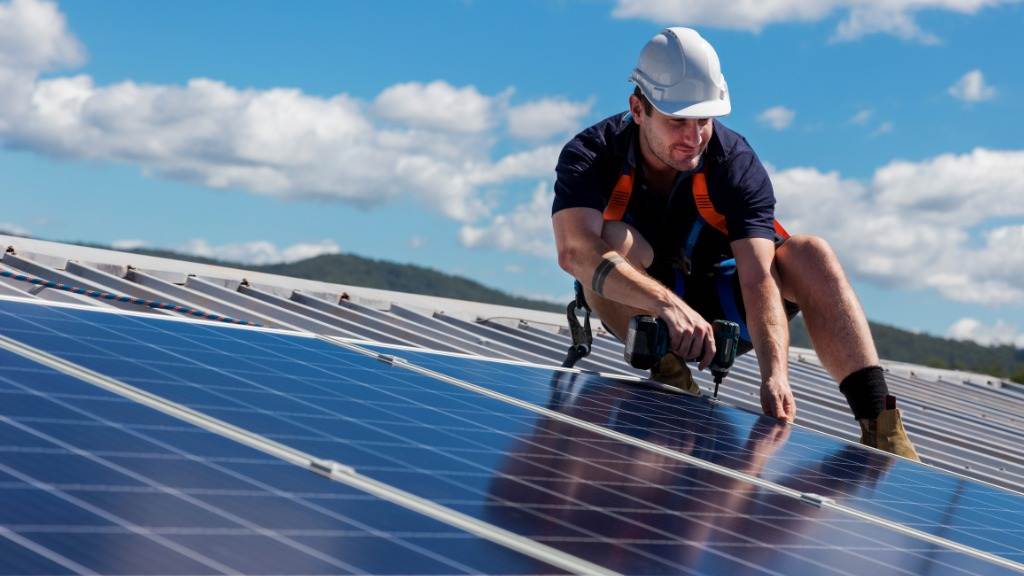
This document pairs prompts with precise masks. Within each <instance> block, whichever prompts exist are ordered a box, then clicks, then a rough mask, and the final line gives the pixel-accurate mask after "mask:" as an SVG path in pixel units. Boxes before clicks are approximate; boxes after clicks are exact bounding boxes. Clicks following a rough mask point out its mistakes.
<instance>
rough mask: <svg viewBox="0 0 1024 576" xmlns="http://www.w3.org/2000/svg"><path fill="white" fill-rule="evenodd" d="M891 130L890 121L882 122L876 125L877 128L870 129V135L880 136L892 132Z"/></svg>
mask: <svg viewBox="0 0 1024 576" xmlns="http://www.w3.org/2000/svg"><path fill="white" fill-rule="evenodd" d="M892 130H893V126H892V122H882V123H881V124H879V125H878V128H875V129H874V130H872V131H871V136H882V135H885V134H888V133H890V132H892Z"/></svg>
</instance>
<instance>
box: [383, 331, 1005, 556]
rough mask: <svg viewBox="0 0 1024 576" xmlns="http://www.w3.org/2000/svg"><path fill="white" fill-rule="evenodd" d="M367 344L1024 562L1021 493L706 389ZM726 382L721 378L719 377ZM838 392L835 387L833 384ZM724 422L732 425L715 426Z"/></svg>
mask: <svg viewBox="0 0 1024 576" xmlns="http://www.w3.org/2000/svg"><path fill="white" fill-rule="evenodd" d="M373 348H374V349H376V350H378V351H381V352H386V353H388V354H393V355H395V356H400V357H402V358H405V359H406V360H408V361H410V362H412V363H414V364H416V365H419V366H422V367H424V368H429V369H431V370H435V371H437V372H441V373H443V374H446V375H448V376H451V377H454V378H457V379H460V380H464V381H467V382H472V383H474V384H478V385H480V386H484V387H486V388H489V389H491V390H494V391H497V392H501V393H504V394H507V395H509V396H512V397H515V398H517V399H520V400H525V401H527V402H530V403H532V404H536V405H538V406H544V407H546V408H550V409H553V410H557V411H559V412H562V413H565V414H568V415H571V416H574V417H576V418H579V419H581V420H586V421H588V422H591V423H594V424H599V425H601V426H604V427H607V428H610V429H613V430H616V431H618V432H622V433H624V434H628V435H630V436H633V437H636V438H640V439H643V440H647V441H650V442H653V443H655V444H659V445H665V446H670V445H674V444H676V445H677V444H679V443H680V441H679V439H680V438H691V437H692V438H694V442H693V447H692V450H688V451H689V453H691V454H693V455H696V456H699V457H701V458H703V459H706V460H710V461H714V462H716V463H718V464H722V465H725V466H728V467H730V468H733V469H736V470H741V471H750V470H748V469H747V468H748V466H749V462H751V460H752V459H753V455H755V454H757V453H759V452H763V451H764V450H770V452H771V457H770V458H767V459H765V461H764V464H763V466H762V467H760V468H759V469H758V470H757V471H756V473H757V474H758V475H759V476H762V477H764V478H767V479H769V480H772V481H775V482H778V483H780V484H784V485H787V486H790V487H792V488H795V489H797V490H800V491H804V492H815V493H818V494H821V495H824V496H828V497H831V498H834V499H836V500H837V501H839V502H841V503H843V504H847V505H849V506H851V507H853V508H857V509H858V510H861V511H864V512H868V513H871V514H874V515H877V516H880V517H883V518H886V519H889V520H893V521H895V522H900V523H902V524H906V525H908V526H912V527H914V528H917V529H919V530H922V531H925V532H928V533H931V534H934V535H937V536H941V537H943V538H947V539H950V540H953V541H956V542H960V543H962V544H965V545H968V546H971V547H974V548H978V549H980V550H985V551H987V552H992V553H994V554H998V555H1000V556H1004V557H1006V558H1009V559H1012V560H1015V561H1018V562H1024V496H1021V495H1020V494H1016V493H1013V492H1010V491H1007V490H1003V489H1001V488H996V487H992V486H988V485H985V484H981V483H978V482H975V481H973V480H969V479H966V478H963V477H958V476H955V475H952V474H948V473H945V472H943V471H941V470H937V469H934V468H929V467H926V466H921V465H918V464H915V463H913V462H910V461H908V460H904V459H902V458H896V457H893V456H889V455H887V454H885V453H881V452H878V451H875V450H868V449H865V448H863V447H861V446H859V445H856V444H851V443H848V442H845V441H843V440H839V439H835V438H830V437H827V436H823V435H821V434H818V433H815V432H812V431H810V430H807V429H805V428H800V427H796V426H785V427H782V426H776V425H774V420H772V419H769V418H767V417H764V416H760V415H757V414H752V413H750V412H748V411H745V410H742V409H738V408H733V407H731V406H726V405H721V404H719V405H713V404H712V403H711V402H710V401H709V400H708V399H707V398H694V397H691V396H682V395H673V394H664V393H660V392H655V391H653V390H651V389H648V388H644V387H641V386H637V385H628V384H623V383H622V382H619V381H616V380H612V379H609V378H602V377H599V376H595V375H585V374H579V375H577V374H571V373H565V372H560V371H555V370H551V369H545V368H540V367H531V366H521V365H513V364H507V363H501V362H492V361H483V360H477V359H467V358H461V357H453V356H446V355H441V354H434V353H429V352H419V351H415V352H414V351H407V350H395V349H390V348H387V347H384V346H379V347H373ZM722 385H723V386H728V385H729V382H728V379H727V380H726V381H725V382H724V383H723V384H722ZM836 394H837V395H838V394H839V391H838V387H837V388H836ZM722 430H733V431H735V433H734V434H730V435H722V434H721V431H722Z"/></svg>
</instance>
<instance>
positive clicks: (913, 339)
mask: <svg viewBox="0 0 1024 576" xmlns="http://www.w3.org/2000/svg"><path fill="white" fill-rule="evenodd" d="M870 325H871V335H872V336H873V337H874V339H875V346H876V347H877V348H878V355H879V356H880V357H881V358H886V359H889V360H898V361H900V362H911V363H913V364H921V365H924V366H931V367H934V368H947V369H951V370H964V371H967V372H980V373H982V374H990V375H992V376H997V377H999V378H1008V379H1010V380H1013V381H1014V382H1017V383H1022V384H1024V349H1021V348H1015V347H1013V346H982V345H980V344H975V343H973V342H965V341H962V340H950V339H947V338H938V337H936V336H929V335H927V334H917V333H914V332H909V331H907V330H901V329H899V328H895V327H893V326H887V325H885V324H878V323H875V322H871V323H870ZM791 327H792V329H791V331H790V342H791V343H792V344H793V345H794V346H802V347H804V348H810V347H811V338H810V336H808V334H807V328H806V326H804V322H803V317H797V319H796V320H794V321H793V323H792V324H791Z"/></svg>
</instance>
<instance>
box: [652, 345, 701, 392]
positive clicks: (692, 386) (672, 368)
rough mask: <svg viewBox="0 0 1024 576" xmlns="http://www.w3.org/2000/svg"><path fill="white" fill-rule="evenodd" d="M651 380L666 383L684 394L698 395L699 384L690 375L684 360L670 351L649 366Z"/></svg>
mask: <svg viewBox="0 0 1024 576" xmlns="http://www.w3.org/2000/svg"><path fill="white" fill-rule="evenodd" d="M651 380H654V381H655V382H661V383H662V384H668V385H669V386H671V387H673V388H677V389H679V391H680V392H683V393H684V394H689V395H691V396H700V386H698V385H697V382H695V381H694V380H693V376H691V375H690V368H689V367H688V366H687V365H686V362H683V361H682V360H681V359H680V358H679V357H678V356H676V355H675V354H672V353H669V354H665V355H664V356H662V357H661V360H658V363H657V364H655V365H654V366H653V367H651Z"/></svg>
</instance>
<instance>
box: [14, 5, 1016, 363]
mask: <svg viewBox="0 0 1024 576" xmlns="http://www.w3.org/2000/svg"><path fill="white" fill-rule="evenodd" d="M745 4H747V3H720V2H713V1H702V0H701V1H698V0H691V1H687V2H683V1H678V2H676V1H669V0H620V1H612V0H608V1H596V0H595V1H583V0H581V1H554V0H551V1H522V2H484V1H471V0H469V1H461V0H460V1H455V0H451V1H434V2H414V1H407V2H387V1H381V2H372V3H371V2H331V1H320V2H313V1H308V2H302V3H289V4H287V5H286V4H283V3H280V2H267V1H252V0H248V1H244V2H242V1H238V2H235V1H229V0H219V1H218V2H207V1H192V0H186V1H178V2H173V3H139V2H134V1H113V0H107V1H104V2H102V3H86V2H67V3H60V4H54V3H50V2H44V1H41V0H14V1H13V2H0V144H2V147H0V185H2V186H3V189H4V190H5V191H6V193H5V200H6V202H5V205H4V210H3V213H2V214H0V228H3V229H7V230H15V231H19V232H22V233H28V234H31V235H33V236H36V237H40V238H48V239H57V240H84V241H90V242H98V243H108V244H117V245H120V246H131V245H138V244H144V245H148V246H154V247H163V248H172V249H179V250H186V251H192V252H195V253H200V254H204V255H210V256H220V257H224V258H231V259H237V260H243V261H247V262H250V263H260V262H266V261H272V260H281V259H295V258H300V257H302V256H308V255H312V254H316V253H319V252H324V251H327V252H330V251H338V250H341V251H345V252H352V253H356V254H360V255H364V256H369V257H374V258H381V259H388V260H395V261H401V262H414V263H418V264H422V265H425V266H430V267H433V268H437V269H440V270H443V271H446V272H451V273H456V274H462V275H466V276H469V277H471V278H474V279H477V280H480V281H481V282H484V283H485V284H488V285H491V286H495V287H498V288H502V289H504V290H507V291H510V292H514V293H517V294H523V295H528V296H534V297H543V298H548V299H551V298H561V297H564V296H565V295H567V293H568V288H569V285H570V282H569V279H568V277H567V276H566V275H565V274H564V273H563V272H561V271H560V270H558V268H557V266H556V265H555V263H554V251H553V241H552V239H551V234H550V229H549V210H550V196H551V184H552V178H553V173H552V169H553V167H554V160H555V158H556V156H557V153H558V150H559V149H560V147H561V145H562V144H563V143H564V142H565V141H566V140H567V139H568V138H569V137H570V136H571V135H572V134H573V133H575V131H577V130H579V129H581V128H583V127H585V126H586V125H588V124H590V123H593V122H595V121H597V120H599V119H601V118H603V117H606V116H608V115H611V114H614V113H616V112H619V111H621V110H623V109H624V107H625V101H626V96H627V94H628V92H629V91H630V86H629V85H628V84H627V83H626V78H627V76H628V75H629V72H630V70H631V69H632V66H633V65H634V64H635V60H636V56H637V54H638V53H639V51H640V48H641V47H642V46H643V44H644V43H645V42H646V40H647V39H648V38H650V37H651V36H652V35H653V34H655V33H656V32H657V31H658V30H660V29H661V28H662V27H664V26H665V25H690V26H693V27H696V28H698V29H699V30H700V31H701V33H702V34H703V35H704V36H705V37H706V38H708V39H709V40H710V41H711V42H712V44H714V45H715V47H716V48H717V50H718V52H719V55H720V58H721V61H722V64H723V71H724V73H725V75H726V78H727V80H728V82H729V86H730V90H731V92H732V100H733V113H732V115H731V116H730V117H728V118H726V119H725V122H726V124H727V125H729V126H730V127H731V128H733V129H735V130H738V131H739V132H741V133H742V134H744V135H745V136H746V137H747V138H748V140H749V141H750V142H751V144H752V145H753V146H754V148H755V150H757V151H758V153H759V155H760V156H761V159H762V160H763V161H764V162H765V163H766V164H768V165H769V166H770V167H771V171H772V176H773V181H774V183H775V187H776V193H777V197H778V199H779V204H778V208H777V211H778V216H779V218H780V220H782V222H783V223H784V224H785V225H786V226H787V228H789V229H790V231H793V232H808V233H815V234H819V235H822V236H824V237H825V238H827V239H828V240H829V241H830V242H832V244H833V245H834V246H835V247H836V249H837V250H838V251H839V253H840V256H841V258H842V260H843V262H844V264H845V266H846V268H847V271H848V273H849V275H850V276H851V278H852V279H853V281H854V284H855V287H856V288H857V290H858V293H859V294H860V295H861V298H862V300H863V303H864V306H865V308H866V310H867V313H868V316H869V317H870V318H871V319H873V320H876V321H881V322H886V323H889V324H894V325H897V326H901V327H904V328H910V329H916V330H923V331H927V332H931V333H934V334H940V335H945V334H950V335H954V336H957V337H964V338H974V339H977V340H980V341H986V342H987V341H992V340H993V339H996V340H1001V341H1014V342H1016V343H1017V344H1018V345H1021V346H1024V140H1022V136H1021V133H1022V131H1024V130H1022V129H1024V120H1022V118H1024V97H1022V96H1024V73H1022V72H1021V66H1020V62H1019V58H1020V55H1021V54H1022V53H1024V42H1022V40H1021V36H1020V30H1021V27H1022V24H1024V5H1022V4H1020V3H1016V2H1004V1H998V0H920V1H915V2H909V1H907V0H865V1H858V2H853V1H852V0H826V1H820V2H807V3H804V4H800V3H795V2H792V1H789V0H765V1H764V2H760V3H752V4H756V6H745ZM286 6H287V8H286ZM851 6H852V7H851Z"/></svg>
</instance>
